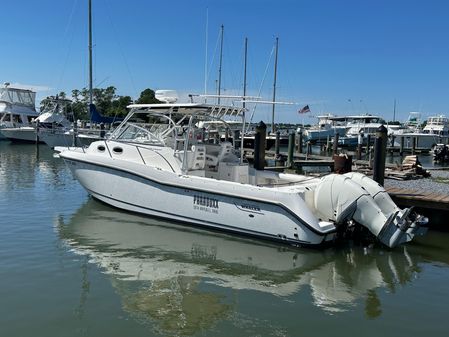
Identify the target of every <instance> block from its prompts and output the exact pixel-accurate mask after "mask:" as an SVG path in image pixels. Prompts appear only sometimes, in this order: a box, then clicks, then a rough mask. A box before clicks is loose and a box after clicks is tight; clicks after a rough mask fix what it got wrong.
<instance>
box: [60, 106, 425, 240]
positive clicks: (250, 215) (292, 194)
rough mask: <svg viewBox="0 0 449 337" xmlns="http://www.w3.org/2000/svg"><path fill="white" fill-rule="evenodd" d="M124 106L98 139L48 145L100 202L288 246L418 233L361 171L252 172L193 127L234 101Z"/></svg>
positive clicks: (412, 218)
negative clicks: (120, 117) (357, 234)
mask: <svg viewBox="0 0 449 337" xmlns="http://www.w3.org/2000/svg"><path fill="white" fill-rule="evenodd" d="M130 108H131V111H130V112H129V114H128V116H127V117H126V118H125V120H124V121H123V122H122V123H121V124H120V126H119V127H117V128H116V129H115V130H114V132H113V133H112V134H111V136H110V137H109V138H108V139H107V140H102V141H96V142H93V143H91V144H90V145H89V147H87V148H66V147H64V148H63V147H61V148H56V150H57V151H58V152H60V154H59V156H60V157H61V158H63V159H64V160H65V162H66V163H67V165H68V166H69V167H70V169H71V170H72V173H73V174H74V176H75V178H76V179H78V180H79V182H80V183H81V185H82V186H83V187H84V188H85V189H86V190H87V191H88V192H89V193H90V194H91V195H92V196H93V197H94V198H96V199H99V200H101V201H103V202H105V203H107V204H110V205H112V206H115V207H118V208H121V209H125V210H128V211H133V212H139V213H143V214H146V215H150V216H157V217H162V218H167V219H171V220H177V221H182V222H187V223H190V224H194V225H199V226H203V227H207V228H211V229H218V230H226V231H230V232H234V233H238V234H243V235H251V236H256V237H259V238H264V239H270V240H276V241H281V242H284V243H288V244H292V245H320V244H324V243H327V242H332V241H333V240H334V239H336V238H338V237H340V236H341V235H343V236H344V233H345V232H347V230H348V231H350V230H351V229H350V227H352V226H362V227H365V228H366V229H367V232H368V231H369V232H371V233H372V235H374V237H376V238H377V239H378V240H379V241H380V242H382V243H383V244H385V245H387V246H389V247H394V246H396V245H398V244H400V243H404V242H407V241H410V240H411V239H412V238H413V237H414V235H415V234H417V233H421V232H422V231H424V230H425V228H424V227H421V225H423V224H425V223H426V222H427V219H425V218H423V217H421V216H419V215H417V214H415V213H413V212H410V210H409V209H405V210H401V209H399V208H398V207H397V206H396V205H395V204H394V203H393V202H392V200H391V199H390V197H389V195H388V194H387V192H386V191H385V190H384V189H383V188H382V187H381V186H380V185H379V184H377V183H376V182H374V181H373V180H371V179H369V178H368V177H366V176H364V175H362V174H359V173H350V174H346V175H336V174H330V175H326V176H324V177H323V178H321V179H318V178H311V177H308V176H301V175H295V174H284V173H278V172H272V171H264V170H256V169H253V168H251V167H249V165H248V164H247V163H245V162H244V160H243V158H242V156H241V155H240V156H239V153H237V152H236V151H234V150H235V149H234V148H233V146H232V144H231V143H229V142H221V143H218V142H216V141H215V142H213V140H210V139H209V135H208V134H207V132H203V129H200V128H198V125H199V123H200V122H201V121H204V120H211V119H212V120H222V119H223V118H225V116H226V115H229V114H230V115H234V116H235V115H239V116H244V114H243V111H244V109H242V108H237V107H234V106H231V107H223V106H220V107H217V106H214V105H209V104H199V103H198V104H197V103H186V104H176V103H171V104H135V105H131V106H130ZM242 118H243V117H242ZM224 123H225V122H224ZM243 124H244V123H243ZM211 141H212V142H211ZM241 151H242V149H241ZM362 186H363V187H362Z"/></svg>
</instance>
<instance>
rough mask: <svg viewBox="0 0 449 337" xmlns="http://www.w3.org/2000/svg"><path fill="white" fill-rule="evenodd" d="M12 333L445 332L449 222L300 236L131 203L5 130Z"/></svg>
mask: <svg viewBox="0 0 449 337" xmlns="http://www.w3.org/2000/svg"><path fill="white" fill-rule="evenodd" d="M0 214H1V217H0V273H1V274H0V336H8V337H10V336H45V337H49V336H58V337H63V336H172V335H173V336H176V335H179V336H198V335H201V336H231V335H233V336H360V335H363V336H396V337H397V336H407V337H410V336H424V335H428V336H432V337H434V336H447V335H448V334H449V322H448V320H447V314H448V309H449V304H448V303H449V286H448V280H449V234H448V233H439V232H431V233H429V235H428V236H426V237H425V238H422V239H421V240H420V241H419V242H415V243H413V244H411V245H408V246H405V247H401V248H398V249H395V250H386V249H381V248H372V249H364V248H363V247H350V246H347V247H340V248H331V249H327V250H324V251H322V250H305V249H289V248H286V247H279V246H276V245H271V244H267V243H264V242H260V241H256V240H250V239H241V238H236V237H232V236H228V235H225V234H219V233H211V232H208V231H203V230H197V229H194V228H189V227H185V226H180V225H177V224H173V223H168V222H163V221H159V220H154V219H149V218H144V217H140V216H136V215H132V214H129V213H124V212H121V211H118V210H116V209H113V208H111V207H108V206H106V205H103V204H101V203H99V202H97V201H95V200H92V199H91V198H89V197H88V195H87V194H86V192H84V190H83V189H82V188H81V187H80V186H79V185H78V183H77V182H76V181H75V180H73V179H72V177H71V175H70V172H69V170H68V169H67V168H66V167H65V166H64V164H63V162H62V161H61V160H59V159H55V158H53V156H52V152H51V150H49V149H47V148H46V147H44V146H41V147H40V148H39V151H37V149H36V147H35V146H34V145H12V144H9V143H7V142H0Z"/></svg>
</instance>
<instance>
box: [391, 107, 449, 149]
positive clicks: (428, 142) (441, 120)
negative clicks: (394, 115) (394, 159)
mask: <svg viewBox="0 0 449 337" xmlns="http://www.w3.org/2000/svg"><path fill="white" fill-rule="evenodd" d="M401 138H404V140H403V143H404V148H412V147H413V141H414V139H415V147H417V148H424V149H433V148H434V147H435V146H436V145H437V144H442V143H443V144H446V143H447V142H448V140H449V119H448V118H447V117H446V116H444V115H438V116H431V117H428V118H427V123H426V126H425V127H424V128H423V129H422V130H419V129H416V130H415V131H412V132H404V133H401V134H397V135H396V134H395V145H396V146H400V144H401Z"/></svg>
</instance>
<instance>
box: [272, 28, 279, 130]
mask: <svg viewBox="0 0 449 337" xmlns="http://www.w3.org/2000/svg"><path fill="white" fill-rule="evenodd" d="M278 45H279V38H278V37H277V38H276V49H275V54H274V80H273V107H272V110H271V132H273V133H274V132H275V129H274V109H275V106H276V104H275V103H274V102H276V79H277V70H278Z"/></svg>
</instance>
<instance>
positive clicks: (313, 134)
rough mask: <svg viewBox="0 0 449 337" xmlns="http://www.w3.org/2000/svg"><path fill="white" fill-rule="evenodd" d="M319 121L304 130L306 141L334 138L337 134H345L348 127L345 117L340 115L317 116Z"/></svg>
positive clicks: (314, 141)
mask: <svg viewBox="0 0 449 337" xmlns="http://www.w3.org/2000/svg"><path fill="white" fill-rule="evenodd" d="M316 118H318V123H317V124H316V125H313V126H312V127H310V128H308V129H306V130H304V139H305V140H306V141H309V142H312V143H316V142H325V141H327V139H328V138H330V139H332V137H334V136H335V135H336V134H338V135H339V136H345V135H346V130H347V129H348V128H347V126H346V123H344V121H345V120H344V119H341V118H340V117H337V116H334V115H331V114H326V115H321V116H316Z"/></svg>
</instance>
